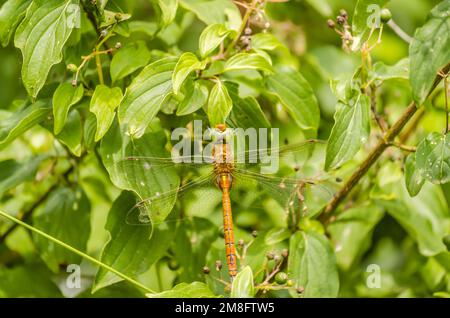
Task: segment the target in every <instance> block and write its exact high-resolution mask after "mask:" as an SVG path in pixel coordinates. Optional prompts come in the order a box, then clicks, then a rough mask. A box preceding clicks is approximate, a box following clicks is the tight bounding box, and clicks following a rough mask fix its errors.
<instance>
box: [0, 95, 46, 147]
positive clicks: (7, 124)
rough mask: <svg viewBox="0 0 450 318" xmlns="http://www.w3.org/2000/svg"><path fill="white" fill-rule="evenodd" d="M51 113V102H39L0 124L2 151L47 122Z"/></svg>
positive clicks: (0, 145)
mask: <svg viewBox="0 0 450 318" xmlns="http://www.w3.org/2000/svg"><path fill="white" fill-rule="evenodd" d="M50 112H51V104H50V101H49V100H39V101H37V102H36V103H34V104H33V105H31V106H27V107H25V108H23V109H21V110H20V111H18V112H16V113H14V115H12V116H10V117H9V118H7V119H4V120H2V121H1V122H0V149H1V148H3V147H5V146H7V145H8V144H9V143H11V142H12V141H13V140H14V139H16V138H17V137H19V136H20V135H22V134H23V133H24V132H26V131H27V130H28V129H30V128H32V127H34V126H35V125H37V124H39V123H40V122H42V121H43V120H45V119H46V118H47V117H48V115H49V114H50Z"/></svg>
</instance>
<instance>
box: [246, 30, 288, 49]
mask: <svg viewBox="0 0 450 318" xmlns="http://www.w3.org/2000/svg"><path fill="white" fill-rule="evenodd" d="M282 46H283V44H281V42H280V41H279V40H278V39H277V37H276V36H274V35H273V34H270V33H257V34H255V35H253V36H252V49H253V50H264V51H273V50H275V49H277V48H278V47H282Z"/></svg>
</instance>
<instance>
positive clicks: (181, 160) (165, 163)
mask: <svg viewBox="0 0 450 318" xmlns="http://www.w3.org/2000/svg"><path fill="white" fill-rule="evenodd" d="M212 159H213V158H212V157H204V156H182V157H177V158H172V157H161V158H160V157H144V156H129V157H125V158H124V159H121V160H119V161H117V163H116V165H117V166H120V167H121V168H122V169H123V168H132V167H134V166H136V165H138V166H140V167H144V170H148V171H150V170H153V171H155V170H160V169H168V168H172V167H178V168H182V167H184V168H196V169H201V168H203V167H205V166H208V165H211V163H210V162H212Z"/></svg>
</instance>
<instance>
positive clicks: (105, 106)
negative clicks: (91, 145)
mask: <svg viewBox="0 0 450 318" xmlns="http://www.w3.org/2000/svg"><path fill="white" fill-rule="evenodd" d="M122 97H123V95H122V91H121V90H120V88H118V87H114V88H109V87H108V86H105V85H98V86H97V87H96V88H95V91H94V95H93V96H92V99H91V105H90V107H89V108H90V110H91V112H92V113H94V114H95V116H96V117H97V132H96V133H95V141H96V142H97V141H99V140H100V139H102V138H103V136H104V135H105V134H106V133H107V132H108V130H109V127H111V124H112V123H113V120H114V117H115V116H116V113H115V110H116V108H117V107H119V104H120V101H121V100H122Z"/></svg>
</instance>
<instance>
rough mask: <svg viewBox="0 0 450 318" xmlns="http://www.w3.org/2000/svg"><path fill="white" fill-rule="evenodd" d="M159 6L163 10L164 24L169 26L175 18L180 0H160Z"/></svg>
mask: <svg viewBox="0 0 450 318" xmlns="http://www.w3.org/2000/svg"><path fill="white" fill-rule="evenodd" d="M158 5H159V8H160V9H161V12H162V19H161V20H162V21H161V22H162V24H163V26H167V25H169V24H170V23H172V22H173V20H175V16H176V15H177V9H178V0H158Z"/></svg>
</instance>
